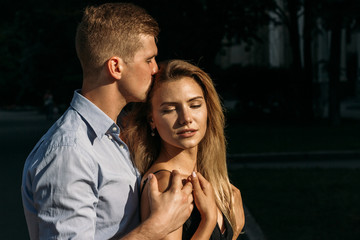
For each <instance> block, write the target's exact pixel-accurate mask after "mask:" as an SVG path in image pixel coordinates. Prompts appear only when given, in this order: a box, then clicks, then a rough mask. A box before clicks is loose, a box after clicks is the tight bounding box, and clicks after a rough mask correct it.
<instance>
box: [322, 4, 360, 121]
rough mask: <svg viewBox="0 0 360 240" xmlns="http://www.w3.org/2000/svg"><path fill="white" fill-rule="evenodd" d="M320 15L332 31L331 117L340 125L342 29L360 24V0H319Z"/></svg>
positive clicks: (330, 72) (330, 62) (325, 26)
mask: <svg viewBox="0 0 360 240" xmlns="http://www.w3.org/2000/svg"><path fill="white" fill-rule="evenodd" d="M318 6H319V9H320V10H319V11H318V17H320V18H321V19H322V27H323V28H325V29H326V30H328V31H330V32H331V45H330V59H329V64H328V72H329V118H330V122H331V124H332V125H339V124H340V121H341V115H340V93H339V82H340V46H341V31H342V29H347V30H348V31H352V30H355V29H357V30H358V29H359V26H360V1H358V0H318Z"/></svg>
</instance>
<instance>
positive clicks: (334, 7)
mask: <svg viewBox="0 0 360 240" xmlns="http://www.w3.org/2000/svg"><path fill="white" fill-rule="evenodd" d="M279 2H281V3H284V6H281V5H280V4H277V6H276V8H275V13H276V14H277V16H278V17H279V19H280V22H278V24H284V25H285V26H286V27H287V28H288V31H289V35H290V45H291V48H292V58H293V61H292V69H293V71H294V73H295V74H294V78H295V81H296V82H297V83H298V86H299V93H300V96H299V105H300V106H301V107H300V109H301V115H302V117H303V118H304V120H312V119H313V116H314V114H313V101H312V100H313V93H312V92H313V91H312V88H313V63H312V47H311V45H312V41H313V36H314V33H319V32H320V31H319V29H318V28H319V27H321V28H322V29H325V30H326V31H330V32H331V46H330V59H329V63H328V72H329V117H330V121H331V123H332V124H334V125H337V124H339V123H340V97H339V77H340V44H341V30H342V29H344V28H345V29H348V30H349V28H350V27H352V28H354V27H355V26H358V24H359V20H360V19H359V16H360V1H358V0H284V1H277V3H279ZM300 17H303V18H304V22H303V23H304V27H303V29H301V28H300V27H299V23H300V21H299V18H300ZM318 19H321V21H320V22H321V25H320V26H319V25H318V24H317V20H318ZM301 36H303V43H304V45H303V46H304V47H303V50H301V46H300V38H301ZM301 51H303V53H302V54H301ZM301 55H303V56H304V63H303V64H302V60H301Z"/></svg>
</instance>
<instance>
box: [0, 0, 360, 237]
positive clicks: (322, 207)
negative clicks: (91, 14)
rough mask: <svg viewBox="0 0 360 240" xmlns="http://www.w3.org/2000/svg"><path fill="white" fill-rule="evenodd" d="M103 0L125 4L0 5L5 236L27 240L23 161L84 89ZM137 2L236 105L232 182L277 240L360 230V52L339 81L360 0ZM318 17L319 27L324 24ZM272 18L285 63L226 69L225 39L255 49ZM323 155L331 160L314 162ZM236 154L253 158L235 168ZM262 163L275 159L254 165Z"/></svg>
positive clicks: (173, 54) (168, 48)
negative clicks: (317, 55)
mask: <svg viewBox="0 0 360 240" xmlns="http://www.w3.org/2000/svg"><path fill="white" fill-rule="evenodd" d="M104 2H116V1H85V0H83V1H80V0H74V1H52V0H34V1H25V0H20V1H1V2H0V9H1V10H0V11H1V14H0V148H1V153H0V159H1V160H2V163H3V168H2V169H3V174H1V179H0V180H1V187H2V199H1V208H2V210H1V211H2V213H3V217H2V220H1V230H2V232H1V233H0V236H1V238H2V239H27V230H26V225H25V220H24V216H23V212H22V206H21V198H20V184H21V171H22V168H23V164H24V161H25V159H26V156H27V155H28V154H29V152H30V151H31V149H32V147H33V146H34V145H35V143H36V142H37V140H38V139H39V138H40V137H41V135H42V134H43V133H45V131H46V130H47V129H48V127H50V126H51V124H52V123H53V121H54V120H55V119H56V117H58V116H59V114H61V113H62V112H63V111H64V110H65V109H66V108H67V106H68V105H69V102H70V100H71V97H72V95H73V91H74V89H77V88H80V87H81V81H82V73H81V68H80V64H79V62H78V59H77V57H76V52H75V47H74V36H75V30H76V25H77V23H78V22H79V21H80V19H81V16H82V10H83V8H84V7H85V6H86V5H89V4H101V3H104ZM131 2H133V3H136V4H138V5H140V6H143V7H144V8H145V9H147V10H148V12H149V13H150V14H151V15H152V16H153V17H154V18H155V19H156V20H157V21H158V22H159V25H160V28H161V33H160V36H159V42H158V48H159V56H158V57H157V60H158V61H161V60H165V59H171V58H180V59H185V60H188V61H191V62H192V63H195V64H196V65H198V66H200V67H201V68H203V69H204V70H205V71H206V72H208V73H209V74H210V75H211V77H212V78H213V80H214V82H215V84H216V88H217V90H218V92H219V94H220V95H221V97H222V99H223V100H224V102H226V101H227V100H231V101H233V102H235V103H236V104H235V106H234V107H232V108H228V109H227V111H226V117H227V128H226V133H227V138H228V143H229V144H228V145H229V148H228V151H229V161H230V164H229V168H230V169H229V170H230V172H231V180H232V181H233V182H234V183H236V185H237V186H238V187H239V188H240V189H241V190H242V194H243V198H244V202H245V204H246V205H247V206H248V207H249V209H250V210H251V212H252V213H253V215H254V218H255V219H256V220H257V221H258V222H259V225H260V227H261V228H263V230H264V232H265V235H266V236H267V237H268V239H284V240H285V239H306V240H308V239H342V237H344V236H346V239H358V238H359V236H360V233H359V231H358V230H356V229H358V226H359V224H360V218H359V216H360V209H359V206H358V204H356V202H359V201H360V196H359V195H360V194H359V192H358V191H357V190H355V189H357V186H358V184H359V183H360V175H359V174H358V170H356V169H358V165H357V163H358V162H359V161H358V160H359V156H360V155H359V145H360V140H359V137H358V136H359V131H360V124H359V119H360V115H359V112H360V111H359V110H360V101H359V96H358V93H357V91H356V89H357V87H358V86H357V82H358V80H357V79H359V76H358V74H359V72H360V71H359V70H358V66H359V64H358V62H357V60H356V59H359V58H358V56H356V55H351V56H349V57H348V58H347V60H346V61H347V66H348V68H347V70H346V74H345V75H346V76H347V80H346V81H340V71H341V69H340V65H341V64H340V57H339V56H340V50H339V49H340V46H341V44H340V39H341V34H340V32H341V29H346V32H347V34H348V35H350V34H354V33H357V32H358V31H359V23H360V22H359V19H360V1H357V0H312V1H311V0H283V1H273V0H172V1H169V0H154V1H149V0H148V1H145V0H144V1H143V0H138V1H131ZM270 12H271V13H272V14H269V13H270ZM274 14H275V15H276V16H277V17H276V18H274ZM299 17H304V19H305V20H304V26H303V27H304V28H302V26H299V24H298V21H297V20H298V19H299ZM319 19H320V20H321V24H320V25H318V24H316V23H317V22H318V21H319ZM270 23H272V24H274V25H276V26H283V27H284V29H286V34H287V35H288V42H286V43H285V44H287V45H288V46H289V47H288V48H287V49H288V55H289V57H288V59H287V62H286V64H285V65H283V66H281V67H272V66H270V65H269V64H268V63H261V64H260V63H259V64H247V65H245V64H236V65H232V66H228V67H226V68H225V67H221V64H219V61H218V60H217V57H218V56H219V55H221V54H222V53H223V51H224V47H226V46H227V44H230V45H231V44H232V45H235V44H240V43H242V44H246V46H247V48H248V50H249V51H251V50H252V49H254V48H261V46H264V45H266V44H268V43H267V42H266V41H265V40H264V39H263V37H262V36H263V35H262V34H261V32H262V29H264V27H266V26H268V25H269V24H270ZM319 26H321V29H322V30H326V31H328V33H329V35H331V39H332V41H331V43H330V45H329V58H328V59H326V60H324V62H323V64H324V66H325V67H324V69H325V71H326V72H327V73H328V80H327V81H326V83H325V84H326V88H325V89H326V94H325V95H327V97H326V98H325V105H326V106H327V108H326V109H327V112H326V114H323V115H321V114H320V115H319V114H318V112H317V111H316V107H315V106H316V103H317V102H319V99H320V97H321V94H320V92H321V88H322V85H320V84H319V82H318V81H317V73H316V70H315V68H316V66H317V64H319V63H318V62H315V61H314V58H313V55H314V49H313V48H312V47H309V45H310V46H311V43H312V42H313V41H314V40H315V34H316V33H318V31H320V29H319ZM300 38H302V39H303V47H300V43H299V39H300ZM224 39H227V40H228V41H227V43H225V42H224ZM358 52H359V51H358ZM263 55H266V53H264V54H263ZM300 56H303V60H301V57H300ZM260 57H262V56H261V54H260ZM47 90H50V91H51V92H52V94H53V96H54V101H55V106H56V109H57V112H56V113H55V116H54V118H53V119H50V120H49V119H46V117H45V115H44V114H45V109H44V107H43V96H44V94H45V92H46V91H47ZM344 104H346V105H344ZM315 160H316V161H320V162H321V163H322V164H320V166H321V167H319V166H316V167H312V168H311V169H310V170H306V169H308V167H307V166H308V165H309V163H313V162H314V161H315ZM345 160H346V161H345ZM299 161H300V162H301V163H300V164H298V165H296V166H297V168H300V169H303V168H304V167H305V170H293V169H289V168H286V167H282V168H281V169H280V170H279V169H278V168H276V169H274V167H271V166H274V165H275V164H274V162H276V163H277V164H280V165H281V164H283V165H285V163H294V162H299ZM334 162H335V163H341V164H340V168H341V170H337V169H334V168H333V167H331V170H326V169H328V167H329V165H331V164H332V163H334ZM343 162H346V164H343ZM349 162H350V163H349ZM238 163H239V164H240V165H241V164H245V167H243V165H241V166H242V167H241V168H240V170H239V169H238V168H236V167H234V166H236V164H238ZM257 163H266V164H267V167H265V168H264V169H263V168H261V169H260V170H256V169H255V170H254V169H253V168H252V167H251V169H248V168H247V167H246V166H250V165H251V166H259V165H256V164H257ZM348 163H349V164H348ZM353 163H355V164H353ZM246 164H250V165H246ZM252 164H254V165H252ZM269 166H270V167H269ZM331 166H332V165H331ZM335 223H336V224H335ZM319 232H321V233H322V235H319ZM326 233H329V234H328V235H326ZM343 233H346V234H345V235H344V234H343ZM324 234H325V235H324ZM290 236H291V237H290Z"/></svg>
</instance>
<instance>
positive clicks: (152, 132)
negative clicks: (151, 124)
mask: <svg viewBox="0 0 360 240" xmlns="http://www.w3.org/2000/svg"><path fill="white" fill-rule="evenodd" d="M154 129H155V128H152V129H151V133H150V135H151V136H152V137H154V136H155V130H154Z"/></svg>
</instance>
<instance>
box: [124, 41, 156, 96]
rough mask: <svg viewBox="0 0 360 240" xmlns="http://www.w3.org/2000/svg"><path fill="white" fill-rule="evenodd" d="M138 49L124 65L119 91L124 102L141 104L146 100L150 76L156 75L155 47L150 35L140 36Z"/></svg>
mask: <svg viewBox="0 0 360 240" xmlns="http://www.w3.org/2000/svg"><path fill="white" fill-rule="evenodd" d="M140 42H141V43H142V48H140V49H139V50H138V51H137V52H136V53H135V55H134V58H133V60H132V61H131V62H129V63H126V64H125V67H124V71H123V76H122V77H123V81H122V84H121V86H119V87H120V88H121V89H120V91H121V92H122V94H123V96H124V97H125V99H126V102H142V101H144V100H145V99H146V94H147V91H148V89H149V87H150V84H151V81H152V76H153V75H154V74H155V73H157V71H158V66H157V63H156V60H155V57H156V56H157V47H156V44H155V39H154V37H153V36H150V35H141V36H140Z"/></svg>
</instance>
